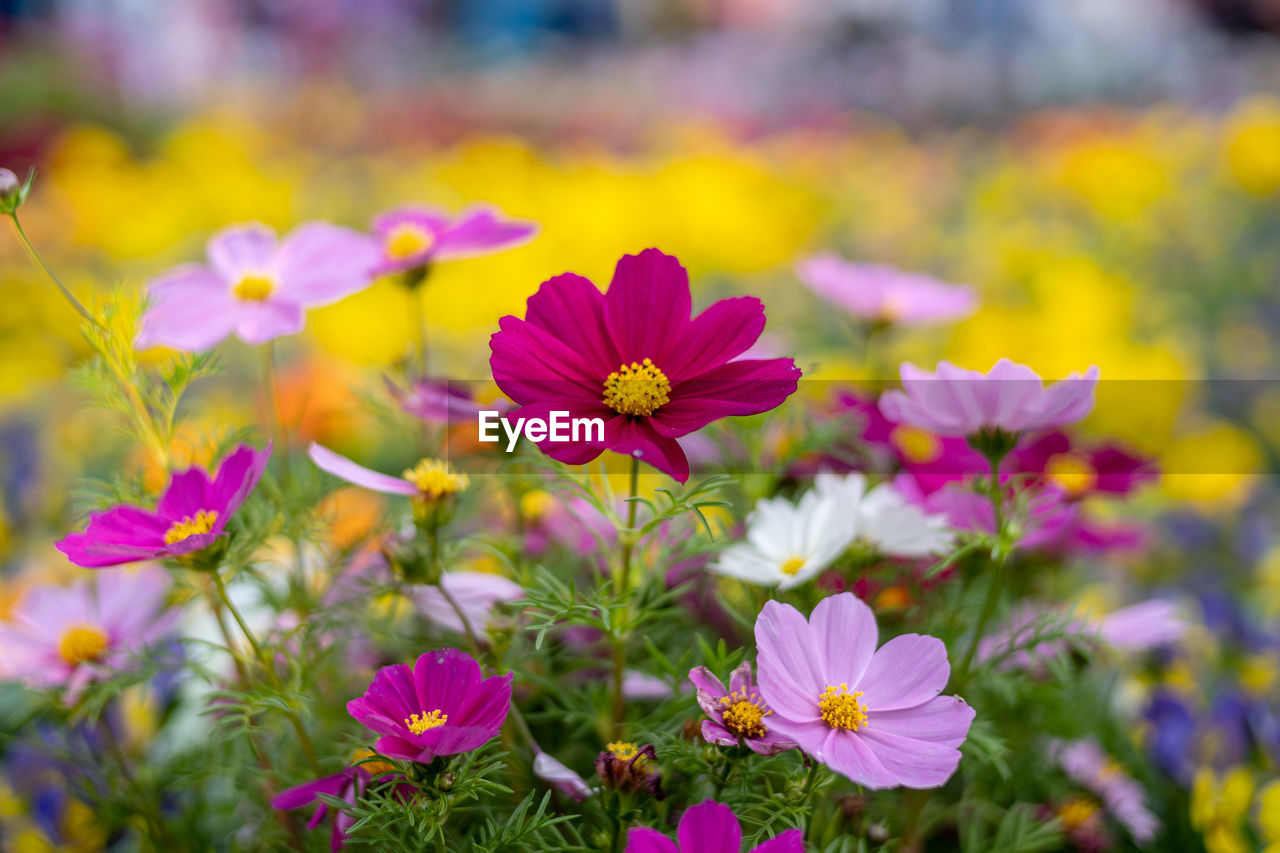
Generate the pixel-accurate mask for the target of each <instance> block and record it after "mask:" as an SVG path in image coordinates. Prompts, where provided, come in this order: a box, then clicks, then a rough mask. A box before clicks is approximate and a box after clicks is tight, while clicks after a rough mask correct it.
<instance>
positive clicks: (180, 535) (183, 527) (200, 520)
mask: <svg viewBox="0 0 1280 853" xmlns="http://www.w3.org/2000/svg"><path fill="white" fill-rule="evenodd" d="M217 523H218V513H217V512H216V511H215V510H205V509H202V510H200V511H199V512H197V513H196V514H195V515H193V516H192V515H188V516H185V517H184V518H183V519H182V520H181V521H175V522H174V523H173V526H172V527H170V528H169V529H168V530H166V531H165V534H164V544H166V545H173V544H176V543H178V542H181V541H182V540H184V539H188V538H190V537H192V536H195V535H196V534H197V533H208V532H210V531H211V530H213V526H214V525H215V524H217Z"/></svg>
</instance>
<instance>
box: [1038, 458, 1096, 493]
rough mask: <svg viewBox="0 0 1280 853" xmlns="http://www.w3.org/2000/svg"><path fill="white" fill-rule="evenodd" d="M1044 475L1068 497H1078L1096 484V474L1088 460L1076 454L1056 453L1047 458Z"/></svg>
mask: <svg viewBox="0 0 1280 853" xmlns="http://www.w3.org/2000/svg"><path fill="white" fill-rule="evenodd" d="M1044 474H1045V476H1046V477H1048V478H1049V479H1050V480H1051V481H1053V482H1054V483H1056V484H1058V486H1060V487H1061V488H1062V490H1063V491H1065V492H1066V493H1067V494H1069V495H1073V496H1078V495H1082V494H1084V493H1085V492H1087V491H1089V490H1090V489H1092V488H1093V487H1094V486H1096V485H1097V484H1098V472H1097V471H1096V470H1094V467H1093V466H1092V465H1090V464H1089V460H1088V459H1087V458H1085V457H1083V456H1081V455H1079V454H1076V453H1058V454H1055V455H1053V456H1050V457H1049V461H1048V462H1046V463H1045V465H1044Z"/></svg>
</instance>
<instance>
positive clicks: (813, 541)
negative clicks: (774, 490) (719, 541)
mask: <svg viewBox="0 0 1280 853" xmlns="http://www.w3.org/2000/svg"><path fill="white" fill-rule="evenodd" d="M839 509H840V507H839V505H838V504H837V503H836V502H835V501H830V500H824V499H823V496H822V495H820V494H818V492H816V491H811V492H807V493H805V495H804V496H803V497H802V498H800V501H799V502H798V503H794V504H793V503H791V501H789V500H787V499H786V498H771V499H765V500H761V501H759V502H757V503H756V508H755V510H754V511H753V512H752V513H751V517H750V518H749V519H748V520H747V533H746V539H745V540H744V541H742V542H738V543H735V544H733V545H730V546H729V547H728V548H726V549H725V550H724V551H723V552H722V553H721V554H720V557H719V559H717V560H716V561H715V563H713V564H712V565H711V567H710V568H711V571H713V572H715V573H716V574H720V575H727V576H729V577H735V578H740V579H741V580H744V581H747V582H748V583H753V584H760V585H762V586H776V587H778V588H779V589H790V588H792V587H794V586H798V585H800V584H802V583H805V582H806V581H809V580H811V579H812V578H813V577H814V576H815V575H817V574H818V573H819V572H821V571H822V570H823V569H825V568H826V567H827V566H829V565H831V563H832V561H834V560H835V559H836V557H839V556H840V554H841V553H842V552H843V551H844V549H845V548H847V547H848V546H849V543H850V542H852V541H853V536H854V532H855V531H854V528H853V525H852V524H851V523H850V519H849V518H847V517H842V516H840V515H839V514H838V512H839Z"/></svg>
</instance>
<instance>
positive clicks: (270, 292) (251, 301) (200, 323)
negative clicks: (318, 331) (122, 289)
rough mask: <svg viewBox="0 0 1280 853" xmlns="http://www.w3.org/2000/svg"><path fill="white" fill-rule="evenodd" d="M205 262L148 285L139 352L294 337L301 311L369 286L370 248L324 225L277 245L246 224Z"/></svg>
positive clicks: (216, 242)
mask: <svg viewBox="0 0 1280 853" xmlns="http://www.w3.org/2000/svg"><path fill="white" fill-rule="evenodd" d="M208 258H209V263H208V265H205V264H184V265H182V266H180V267H175V268H174V269H172V270H169V271H168V272H166V273H164V274H163V275H161V276H159V277H158V278H155V279H152V281H151V282H150V283H149V285H148V291H149V293H150V295H151V300H152V305H151V307H150V309H149V310H148V311H147V313H146V315H145V316H144V317H143V318H142V331H141V332H140V333H139V334H138V340H137V347H138V348H139V349H146V348H147V347H153V346H167V347H173V348H174V349H180V350H188V351H197V350H203V349H208V348H209V347H211V346H213V345H214V344H216V343H217V342H218V341H220V340H222V339H223V338H225V337H226V336H227V335H230V334H232V333H235V334H236V335H237V336H239V337H240V339H241V340H243V341H244V342H245V343H249V344H261V343H265V342H266V341H269V340H271V339H272V338H277V337H279V336H280V335H293V334H297V333H298V332H300V331H302V325H303V312H304V311H305V309H307V308H313V307H318V306H321V305H328V304H329V303H331V302H337V301H338V300H339V299H342V298H343V297H344V296H349V295H351V294H352V293H355V292H356V291H358V290H363V289H364V288H366V287H368V286H369V284H370V283H371V282H372V281H373V267H374V264H376V263H377V260H378V247H377V244H376V243H375V242H374V241H373V240H372V238H370V237H369V236H367V235H365V234H361V233H359V232H357V231H352V230H350V229H348V228H339V227H338V226H336V225H330V224H329V223H327V222H308V223H306V224H305V225H300V226H298V227H297V228H295V229H294V230H293V231H292V232H290V233H289V235H288V236H287V237H285V238H284V239H283V240H280V241H278V242H277V240H276V234H275V232H274V231H272V230H271V229H270V228H268V227H267V226H265V225H260V224H257V223H251V224H248V225H233V226H231V227H229V228H224V229H223V230H221V231H219V232H218V233H217V234H214V235H213V237H212V238H210V240H209V246H208Z"/></svg>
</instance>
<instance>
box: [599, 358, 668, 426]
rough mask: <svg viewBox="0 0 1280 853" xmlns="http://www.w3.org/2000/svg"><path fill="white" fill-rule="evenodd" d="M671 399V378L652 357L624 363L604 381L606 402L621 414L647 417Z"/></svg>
mask: <svg viewBox="0 0 1280 853" xmlns="http://www.w3.org/2000/svg"><path fill="white" fill-rule="evenodd" d="M669 402H671V380H670V379H668V378H667V375H666V374H665V373H663V372H662V371H661V370H659V369H658V368H657V366H656V365H654V363H653V362H652V361H650V360H649V359H647V358H646V359H645V360H644V361H633V362H631V363H630V364H624V365H622V366H621V367H619V368H618V369H617V370H615V371H614V372H613V373H610V374H609V375H608V377H606V378H605V380H604V403H605V405H606V406H608V407H609V408H611V409H613V410H614V411H615V412H617V413H618V414H620V415H631V416H632V417H648V416H649V415H652V414H653V413H654V412H656V411H657V410H658V409H660V408H662V407H663V406H665V405H666V404H667V403H669Z"/></svg>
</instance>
